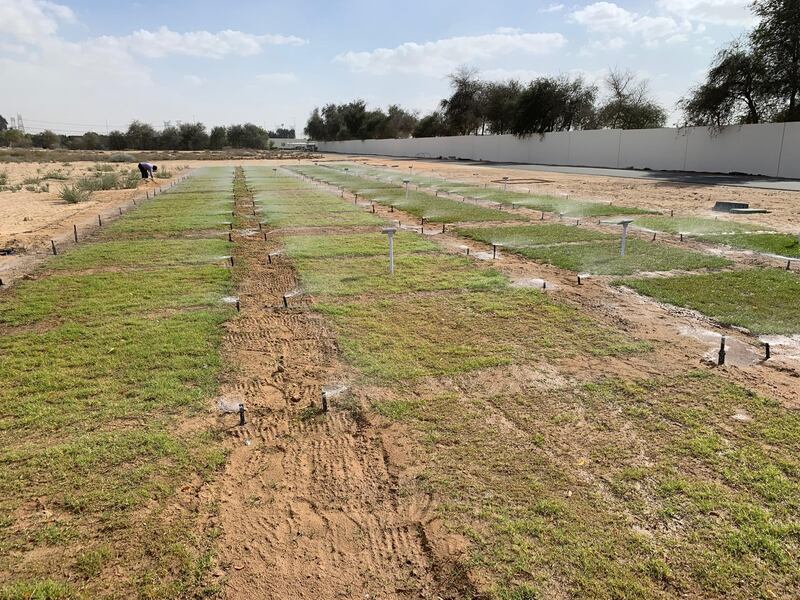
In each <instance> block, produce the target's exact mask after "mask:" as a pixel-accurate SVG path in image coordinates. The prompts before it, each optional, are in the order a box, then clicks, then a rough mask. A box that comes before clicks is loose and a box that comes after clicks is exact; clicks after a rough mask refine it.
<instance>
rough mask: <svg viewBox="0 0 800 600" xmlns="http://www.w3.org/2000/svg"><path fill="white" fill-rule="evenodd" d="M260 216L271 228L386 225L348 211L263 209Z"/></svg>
mask: <svg viewBox="0 0 800 600" xmlns="http://www.w3.org/2000/svg"><path fill="white" fill-rule="evenodd" d="M261 215H262V218H261V221H262V222H263V223H266V224H267V225H270V226H272V227H336V226H359V225H375V226H379V225H384V224H385V223H386V221H385V220H384V219H382V218H380V217H378V216H376V215H373V214H371V213H368V212H364V211H360V212H357V211H350V210H336V211H331V210H320V211H316V210H312V211H272V210H270V209H268V208H265V209H263V210H262V212H261Z"/></svg>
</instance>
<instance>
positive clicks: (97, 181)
mask: <svg viewBox="0 0 800 600" xmlns="http://www.w3.org/2000/svg"><path fill="white" fill-rule="evenodd" d="M76 185H77V186H78V187H79V188H80V189H82V190H88V191H90V192H97V191H99V190H116V189H118V188H119V187H120V182H119V175H118V174H117V173H103V174H102V175H98V176H97V177H84V178H82V179H80V180H78V182H77V184H76Z"/></svg>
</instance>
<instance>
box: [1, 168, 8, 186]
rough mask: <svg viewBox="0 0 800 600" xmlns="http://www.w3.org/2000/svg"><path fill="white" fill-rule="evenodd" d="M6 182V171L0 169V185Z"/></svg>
mask: <svg viewBox="0 0 800 600" xmlns="http://www.w3.org/2000/svg"><path fill="white" fill-rule="evenodd" d="M7 183H8V173H6V172H5V171H0V185H6V184H7Z"/></svg>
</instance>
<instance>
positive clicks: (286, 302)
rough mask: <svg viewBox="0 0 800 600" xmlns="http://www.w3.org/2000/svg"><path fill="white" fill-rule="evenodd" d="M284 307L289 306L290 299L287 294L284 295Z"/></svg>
mask: <svg viewBox="0 0 800 600" xmlns="http://www.w3.org/2000/svg"><path fill="white" fill-rule="evenodd" d="M283 308H289V300H288V298H286V295H285V294H284V296H283Z"/></svg>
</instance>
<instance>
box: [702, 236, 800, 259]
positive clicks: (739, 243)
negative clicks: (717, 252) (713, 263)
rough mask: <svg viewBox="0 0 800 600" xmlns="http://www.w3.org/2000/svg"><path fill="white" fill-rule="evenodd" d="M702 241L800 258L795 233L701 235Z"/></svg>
mask: <svg viewBox="0 0 800 600" xmlns="http://www.w3.org/2000/svg"><path fill="white" fill-rule="evenodd" d="M700 239H701V240H702V241H704V242H712V243H714V244H723V245H725V246H731V247H733V248H741V249H743V250H754V251H756V252H763V253H766V254H776V255H778V256H785V257H787V258H800V243H799V242H798V240H797V236H796V235H791V234H788V233H736V234H733V235H702V236H700Z"/></svg>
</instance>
